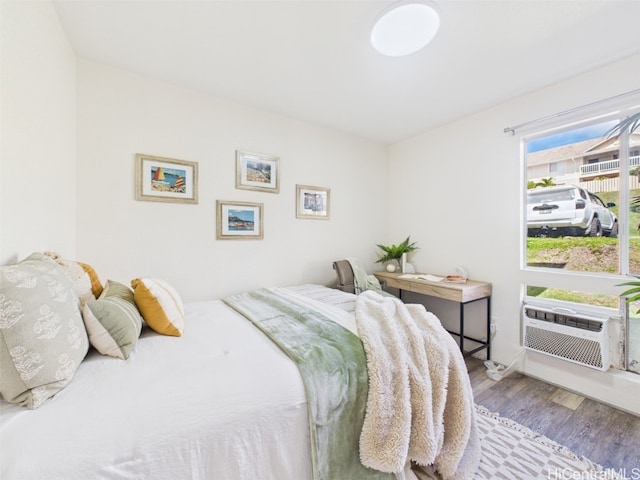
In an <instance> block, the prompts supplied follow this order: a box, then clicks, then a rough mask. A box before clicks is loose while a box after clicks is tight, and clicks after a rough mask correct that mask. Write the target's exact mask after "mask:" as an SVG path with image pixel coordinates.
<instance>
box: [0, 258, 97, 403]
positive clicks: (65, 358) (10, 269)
mask: <svg viewBox="0 0 640 480" xmlns="http://www.w3.org/2000/svg"><path fill="white" fill-rule="evenodd" d="M88 349H89V341H88V339H87V333H86V331H85V328H84V324H83V322H82V317H81V315H80V309H79V307H78V296H77V294H76V292H75V291H74V288H73V284H72V282H71V280H70V279H69V276H68V275H67V273H66V272H65V270H64V269H63V268H62V267H60V266H59V265H58V264H57V263H56V262H55V261H54V260H52V259H50V258H48V257H46V256H45V255H43V254H39V253H35V254H33V255H31V256H30V257H28V258H26V259H25V260H23V261H21V262H20V263H18V264H16V265H10V266H5V267H0V394H2V396H3V397H4V398H5V400H7V401H8V402H12V403H21V404H22V405H25V406H26V407H28V408H30V409H33V408H37V407H39V406H40V405H41V404H42V402H44V401H45V400H46V399H47V398H49V397H52V396H53V395H55V394H56V393H57V392H59V391H60V390H62V389H63V388H64V387H65V386H66V385H67V383H68V382H69V381H70V380H71V378H72V377H73V375H74V373H75V371H76V369H77V368H78V365H79V364H80V362H82V360H83V359H84V357H85V355H86V354H87V351H88Z"/></svg>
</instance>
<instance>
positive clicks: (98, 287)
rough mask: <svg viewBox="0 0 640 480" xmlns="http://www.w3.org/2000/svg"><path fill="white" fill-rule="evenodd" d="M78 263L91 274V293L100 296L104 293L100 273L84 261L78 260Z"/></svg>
mask: <svg viewBox="0 0 640 480" xmlns="http://www.w3.org/2000/svg"><path fill="white" fill-rule="evenodd" d="M76 263H77V264H78V265H80V266H81V267H82V269H83V270H84V271H85V273H86V274H87V275H89V280H90V281H91V293H93V296H94V297H96V298H98V297H99V296H100V295H101V294H102V288H103V287H102V283H101V282H100V278H98V274H97V273H96V271H95V270H94V269H93V267H92V266H91V265H89V264H88V263H83V262H76Z"/></svg>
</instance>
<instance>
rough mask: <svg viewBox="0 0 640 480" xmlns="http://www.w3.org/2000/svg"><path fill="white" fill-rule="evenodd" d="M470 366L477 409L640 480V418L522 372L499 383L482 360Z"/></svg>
mask: <svg viewBox="0 0 640 480" xmlns="http://www.w3.org/2000/svg"><path fill="white" fill-rule="evenodd" d="M466 362H467V368H468V370H469V376H470V378H471V385H472V388H473V393H474V398H475V402H476V403H477V404H480V405H483V406H485V407H486V408H488V409H489V410H491V411H493V412H497V413H499V414H500V415H502V416H503V417H508V418H510V419H512V420H515V421H516V422H518V423H520V424H521V425H524V426H526V427H528V428H530V429H531V430H534V431H536V432H538V433H541V434H543V435H545V436H547V437H549V438H551V439H552V440H554V441H556V442H558V443H560V444H562V445H564V446H566V447H568V448H570V449H571V450H572V451H573V452H575V453H576V454H578V455H583V456H585V457H587V458H589V459H590V460H592V461H594V462H596V463H599V464H600V465H602V466H603V467H605V468H613V469H615V470H616V471H617V470H619V469H620V470H624V471H625V472H626V475H627V476H628V477H629V478H637V479H640V417H637V416H635V415H631V414H629V413H626V412H622V411H620V410H617V409H615V408H613V407H610V406H608V405H604V404H602V403H599V402H596V401H594V400H591V399H589V398H585V397H582V396H580V395H576V394H575V393H572V392H568V391H566V390H563V389H561V388H558V387H556V386H553V385H549V384H547V383H544V382H542V381H540V380H536V379H534V378H530V377H527V376H524V375H522V374H519V373H513V374H511V375H509V376H508V377H506V378H504V379H502V380H501V381H499V382H496V381H494V380H491V379H490V378H488V377H487V375H486V373H485V367H484V364H483V362H482V361H481V360H478V359H476V358H473V357H467V358H466ZM638 402H640V398H639V399H638Z"/></svg>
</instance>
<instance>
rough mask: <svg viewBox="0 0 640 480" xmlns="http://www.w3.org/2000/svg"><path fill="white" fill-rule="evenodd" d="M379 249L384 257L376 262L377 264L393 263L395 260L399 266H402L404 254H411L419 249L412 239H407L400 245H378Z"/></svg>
mask: <svg viewBox="0 0 640 480" xmlns="http://www.w3.org/2000/svg"><path fill="white" fill-rule="evenodd" d="M377 247H378V248H380V249H381V250H382V251H383V252H384V255H382V256H381V257H380V258H379V259H378V260H376V263H386V262H391V261H393V260H395V261H397V262H398V265H399V264H400V259H401V258H402V254H404V253H411V252H413V251H414V250H417V249H418V247H416V242H412V241H411V240H410V237H407V238H406V239H405V240H404V241H403V242H402V243H400V244H398V245H389V246H387V245H380V244H377Z"/></svg>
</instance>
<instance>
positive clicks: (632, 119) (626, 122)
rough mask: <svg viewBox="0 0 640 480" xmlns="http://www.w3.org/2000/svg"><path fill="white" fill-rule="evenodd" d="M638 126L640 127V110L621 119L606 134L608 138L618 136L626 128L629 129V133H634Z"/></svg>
mask: <svg viewBox="0 0 640 480" xmlns="http://www.w3.org/2000/svg"><path fill="white" fill-rule="evenodd" d="M638 127H640V112H636V113H634V114H633V115H629V116H628V117H627V118H625V119H623V120H620V122H619V123H618V124H617V125H614V126H613V127H612V128H611V129H609V131H608V132H607V133H606V134H605V135H606V137H607V138H611V137H616V136H618V135H620V134H621V133H622V132H624V131H626V130H629V133H633V132H635V131H636V130H637V129H638Z"/></svg>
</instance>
